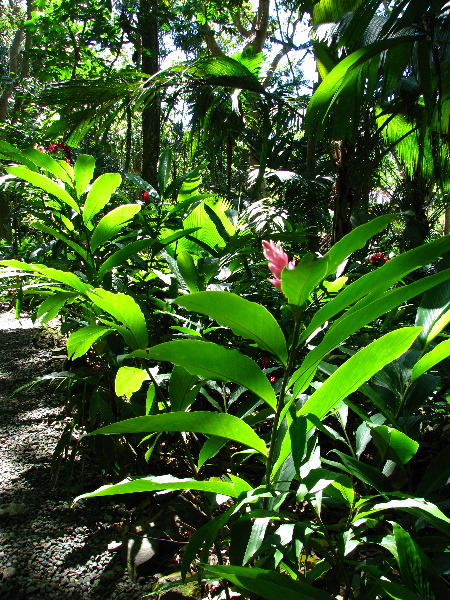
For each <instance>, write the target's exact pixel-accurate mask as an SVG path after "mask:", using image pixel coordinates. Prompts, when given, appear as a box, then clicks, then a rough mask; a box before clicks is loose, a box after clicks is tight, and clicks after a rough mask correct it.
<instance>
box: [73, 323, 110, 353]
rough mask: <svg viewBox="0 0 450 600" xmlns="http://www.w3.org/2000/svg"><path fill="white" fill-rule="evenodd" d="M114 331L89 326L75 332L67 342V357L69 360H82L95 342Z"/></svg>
mask: <svg viewBox="0 0 450 600" xmlns="http://www.w3.org/2000/svg"><path fill="white" fill-rule="evenodd" d="M110 331H113V330H112V329H111V328H110V327H101V326H100V325H89V326H88V327H82V328H81V329H78V330H77V331H73V332H72V333H71V334H70V336H69V339H68V340H67V357H68V358H69V360H75V359H76V358H80V356H83V354H86V352H87V351H88V350H89V348H90V347H91V346H92V344H93V343H94V342H96V341H97V340H98V339H100V338H101V337H103V336H104V335H106V334H107V333H109V332H110Z"/></svg>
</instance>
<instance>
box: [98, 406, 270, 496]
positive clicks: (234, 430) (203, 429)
mask: <svg viewBox="0 0 450 600" xmlns="http://www.w3.org/2000/svg"><path fill="white" fill-rule="evenodd" d="M153 431H190V432H192V433H204V434H205V435H218V436H220V437H223V438H226V439H228V440H234V441H235V442H239V443H241V444H243V445H244V446H248V447H250V448H253V449H254V450H257V451H258V452H260V453H261V454H264V456H266V455H267V450H266V444H265V442H264V440H262V439H261V438H260V437H259V436H258V435H257V434H256V433H255V432H254V431H253V429H252V428H251V427H250V425H247V423H245V421H242V419H238V417H235V416H233V415H229V414H227V413H215V412H208V411H195V412H192V413H187V412H170V413H163V414H159V415H148V416H146V417H136V418H133V419H127V420H126V421H119V422H118V423H113V424H112V425H106V427H102V428H101V429H96V430H95V431H93V432H92V433H90V434H89V435H96V434H99V433H101V434H111V433H120V434H122V433H150V432H153ZM218 493H220V492H218Z"/></svg>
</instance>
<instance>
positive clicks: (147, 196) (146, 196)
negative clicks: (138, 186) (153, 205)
mask: <svg viewBox="0 0 450 600" xmlns="http://www.w3.org/2000/svg"><path fill="white" fill-rule="evenodd" d="M142 200H143V201H144V204H148V202H149V200H150V194H149V193H148V192H142Z"/></svg>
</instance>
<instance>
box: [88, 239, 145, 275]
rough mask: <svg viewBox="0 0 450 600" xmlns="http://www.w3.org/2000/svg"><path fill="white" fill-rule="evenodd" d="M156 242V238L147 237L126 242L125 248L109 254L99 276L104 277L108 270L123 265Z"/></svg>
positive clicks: (99, 271)
mask: <svg viewBox="0 0 450 600" xmlns="http://www.w3.org/2000/svg"><path fill="white" fill-rule="evenodd" d="M155 243H156V242H155V240H153V239H150V238H147V239H145V240H138V241H137V242H131V243H129V244H126V245H125V246H124V247H123V248H120V250H117V252H114V254H112V255H111V256H109V257H108V258H107V259H106V260H105V262H104V263H103V264H102V265H101V266H100V268H99V270H98V274H99V277H100V278H101V277H103V275H105V273H108V271H111V269H114V267H118V266H120V265H123V264H124V263H125V262H126V261H127V260H128V259H129V258H131V257H132V256H135V255H136V254H138V253H139V252H142V250H145V248H148V247H149V246H152V245H153V244H155Z"/></svg>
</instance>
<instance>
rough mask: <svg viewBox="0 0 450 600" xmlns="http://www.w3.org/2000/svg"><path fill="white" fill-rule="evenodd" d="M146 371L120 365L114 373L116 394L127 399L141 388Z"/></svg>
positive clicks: (146, 375)
mask: <svg viewBox="0 0 450 600" xmlns="http://www.w3.org/2000/svg"><path fill="white" fill-rule="evenodd" d="M147 377H148V373H147V371H144V369H137V368H136V367H120V369H119V370H118V371H117V374H116V382H115V391H116V394H117V396H126V397H127V398H128V400H129V399H130V398H131V396H132V395H133V394H134V392H137V391H138V390H140V389H141V387H142V384H143V383H144V381H145V380H146V379H147Z"/></svg>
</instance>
